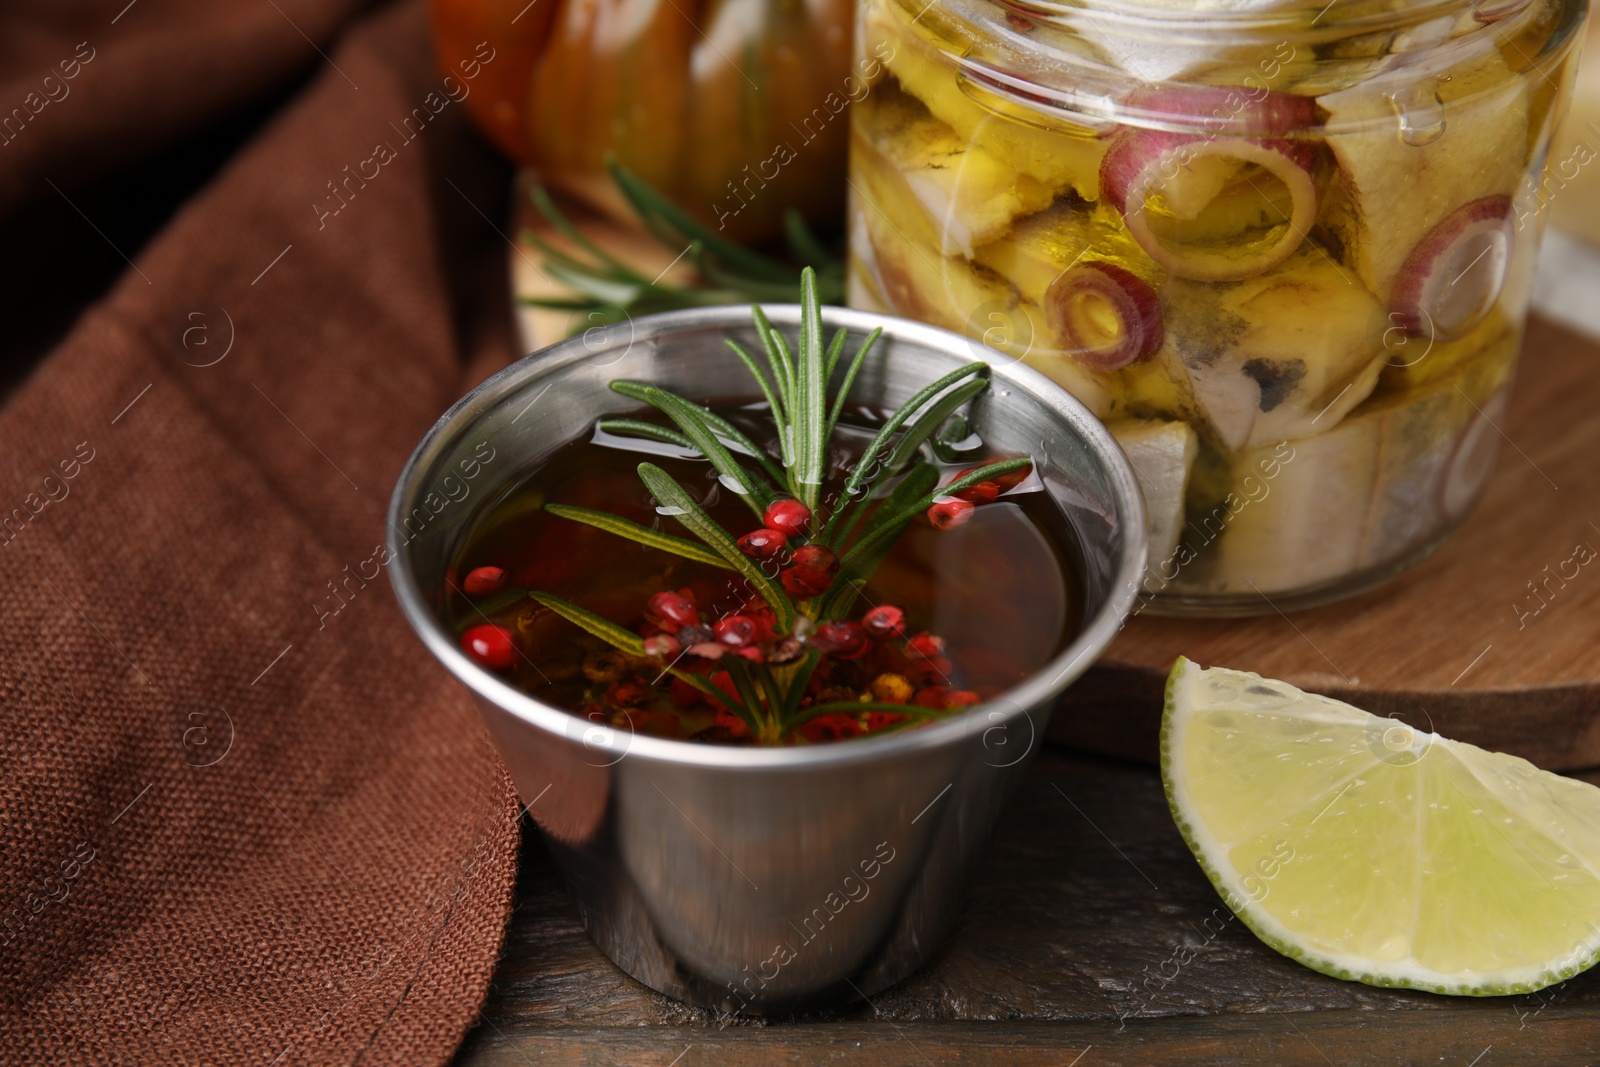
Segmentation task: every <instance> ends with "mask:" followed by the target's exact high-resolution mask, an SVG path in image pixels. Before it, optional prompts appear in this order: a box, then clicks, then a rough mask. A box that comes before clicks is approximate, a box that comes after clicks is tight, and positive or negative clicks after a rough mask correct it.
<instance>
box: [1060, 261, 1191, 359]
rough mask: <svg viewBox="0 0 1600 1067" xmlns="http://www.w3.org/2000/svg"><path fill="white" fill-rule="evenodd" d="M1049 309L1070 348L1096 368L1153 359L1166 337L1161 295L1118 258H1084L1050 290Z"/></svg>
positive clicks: (1068, 351)
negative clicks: (1089, 260) (1114, 260)
mask: <svg viewBox="0 0 1600 1067" xmlns="http://www.w3.org/2000/svg"><path fill="white" fill-rule="evenodd" d="M1044 308H1045V313H1046V314H1047V315H1048V316H1049V320H1050V322H1051V324H1052V325H1054V326H1055V327H1056V329H1057V330H1058V331H1059V332H1060V334H1061V336H1062V337H1063V338H1064V339H1065V341H1066V345H1065V348H1066V351H1067V353H1068V354H1069V355H1071V356H1072V357H1074V358H1075V359H1077V360H1078V362H1080V363H1082V364H1084V365H1085V366H1087V367H1089V368H1091V369H1093V370H1105V371H1110V370H1121V369H1122V368H1123V367H1126V366H1129V365H1130V364H1133V363H1139V362H1143V361H1144V360H1147V359H1150V358H1151V357H1152V356H1154V355H1155V354H1156V352H1157V351H1159V350H1160V348H1161V342H1162V341H1163V340H1164V339H1165V338H1166V327H1165V325H1164V323H1163V321H1162V318H1161V298H1160V297H1159V296H1157V295H1156V291H1155V290H1154V289H1152V288H1151V287H1150V286H1149V285H1148V284H1147V283H1146V282H1145V281H1144V280H1143V279H1142V278H1140V277H1139V276H1138V275H1136V274H1134V273H1133V272H1132V271H1128V270H1124V269H1123V268H1121V267H1119V266H1117V265H1116V264H1114V263H1099V262H1096V263H1082V264H1079V265H1078V266H1075V267H1072V268H1070V269H1069V270H1067V271H1065V272H1064V273H1062V275H1061V276H1060V277H1059V278H1057V279H1056V280H1055V281H1053V282H1051V283H1050V288H1048V289H1046V290H1045V294H1044Z"/></svg>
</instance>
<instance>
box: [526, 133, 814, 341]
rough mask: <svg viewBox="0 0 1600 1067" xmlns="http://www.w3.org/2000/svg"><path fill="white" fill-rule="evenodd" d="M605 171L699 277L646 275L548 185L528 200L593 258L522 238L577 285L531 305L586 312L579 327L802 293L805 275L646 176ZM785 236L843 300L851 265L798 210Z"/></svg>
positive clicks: (613, 167) (533, 236) (788, 218)
mask: <svg viewBox="0 0 1600 1067" xmlns="http://www.w3.org/2000/svg"><path fill="white" fill-rule="evenodd" d="M606 169H607V170H609V171H610V173H611V180H612V181H613V182H614V183H615V184H616V186H617V189H618V191H620V192H621V194H622V196H623V199H625V200H626V201H627V202H628V206H629V207H630V208H631V209H632V210H633V213H634V214H635V215H636V216H637V217H638V219H639V221H640V223H641V224H642V225H643V226H644V228H645V229H646V230H647V231H649V233H650V234H651V236H653V237H654V238H655V239H656V240H657V241H659V242H660V243H661V244H662V245H663V246H664V247H666V248H668V249H670V250H672V251H673V252H674V253H676V254H677V255H678V256H679V257H680V258H683V259H687V260H688V261H689V263H690V264H692V265H693V267H694V269H695V273H696V274H697V275H698V278H697V280H696V281H695V282H693V283H691V284H688V285H672V284H665V283H663V282H662V281H661V279H660V278H659V277H656V278H647V277H645V276H644V275H643V274H641V273H639V272H638V271H636V270H634V269H633V268H632V267H630V266H628V265H627V264H626V263H624V262H622V261H621V260H619V259H617V258H616V257H615V256H612V255H611V254H610V253H608V252H606V251H605V250H604V249H603V248H601V247H600V246H599V245H597V244H595V243H594V242H593V241H592V240H590V239H589V238H588V237H587V236H586V235H585V234H584V233H583V231H582V230H580V229H579V228H578V227H577V226H576V225H574V224H573V222H572V220H571V219H569V218H567V216H566V215H565V214H564V213H563V212H562V211H561V209H560V208H559V207H558V206H556V202H555V200H554V199H552V198H551V196H550V194H549V192H547V191H546V190H545V189H544V188H543V187H542V186H539V187H535V188H534V189H533V190H532V191H531V192H530V193H529V198H530V199H531V200H532V201H533V206H534V208H535V209H536V210H537V211H538V212H539V214H540V215H542V216H543V217H544V218H545V219H546V220H547V221H548V222H549V223H550V226H551V228H552V229H554V230H555V231H556V232H557V233H558V234H560V235H561V236H562V237H565V238H566V239H567V240H568V241H570V242H571V243H572V245H573V246H574V248H575V249H576V250H577V251H579V252H581V253H582V254H583V256H584V257H586V258H579V256H577V255H574V254H572V253H570V252H564V251H562V250H561V249H559V248H557V247H555V246H554V245H552V244H551V243H550V242H549V241H547V240H545V239H544V238H543V237H540V236H539V235H538V234H537V233H535V232H533V231H532V230H527V229H525V230H523V231H522V239H523V240H525V241H527V242H528V243H529V244H531V245H532V246H533V247H534V248H537V249H538V250H539V251H540V253H542V254H543V255H544V257H545V259H544V263H543V264H542V269H543V270H544V272H545V273H546V274H548V275H550V276H551V277H553V278H555V279H556V280H557V281H560V282H561V283H562V284H564V285H566V286H567V287H568V288H570V289H572V290H573V291H574V293H575V294H576V295H574V296H571V297H520V298H519V300H520V302H521V303H523V304H526V305H528V306H530V307H541V308H548V309H551V310H555V311H571V312H577V313H580V314H579V318H578V323H577V325H575V326H574V327H573V332H574V333H578V332H581V331H583V330H584V329H587V328H589V327H592V326H596V325H602V324H606V323H611V322H621V321H625V320H627V319H630V318H637V317H638V316H640V315H648V314H652V313H654V312H658V311H673V310H677V309H679V308H691V307H709V306H713V305H717V304H741V303H749V302H752V301H784V302H788V301H794V300H795V299H797V298H798V297H800V296H801V293H800V286H801V272H800V271H799V270H797V269H796V268H794V267H792V266H790V265H789V264H788V263H786V262H784V261H783V260H780V259H776V258H773V257H772V256H768V255H765V254H763V253H761V252H757V251H755V250H753V249H750V248H746V247H745V246H744V245H741V244H739V243H738V242H736V241H731V240H729V239H728V238H726V237H724V236H722V235H721V234H720V233H718V232H717V231H715V230H713V229H711V228H710V227H708V226H706V225H704V224H703V223H701V222H700V221H699V220H698V219H696V218H695V217H694V216H692V215H690V214H689V213H688V212H686V211H684V210H683V209H682V208H681V207H679V206H678V205H677V204H675V203H673V202H672V200H671V199H670V198H669V197H667V196H666V194H664V193H662V192H660V191H659V190H657V189H655V188H654V187H652V186H651V185H650V184H649V183H648V182H646V181H645V180H644V179H643V178H640V177H639V176H638V175H637V174H635V173H633V172H632V171H631V170H629V169H628V168H627V167H624V166H623V165H622V164H620V163H618V162H617V161H616V160H615V159H612V158H608V159H607V160H606ZM784 236H785V239H786V240H787V242H788V245H789V250H790V252H791V254H792V255H793V256H794V257H795V259H796V260H798V261H799V262H803V263H806V262H808V263H811V264H813V265H814V267H815V268H816V281H815V284H816V286H817V289H818V293H819V295H820V297H821V300H822V302H823V303H825V304H837V303H840V302H841V301H842V300H843V298H844V264H843V262H842V261H841V260H840V259H839V257H838V256H836V255H833V254H832V253H830V252H829V251H828V250H827V249H826V248H825V247H824V246H823V244H822V242H821V241H820V240H818V238H817V235H816V234H815V233H813V232H812V231H811V230H810V228H809V227H807V226H806V223H805V220H804V219H803V218H801V216H800V213H799V212H798V211H796V210H794V209H793V208H791V209H790V210H789V211H788V212H786V213H785V214H784Z"/></svg>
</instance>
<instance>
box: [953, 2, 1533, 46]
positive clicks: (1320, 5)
mask: <svg viewBox="0 0 1600 1067" xmlns="http://www.w3.org/2000/svg"><path fill="white" fill-rule="evenodd" d="M944 2H945V0H935V3H944ZM985 2H991V3H994V4H995V5H996V6H1001V7H1005V8H1007V9H1009V10H1011V11H1014V12H1015V13H1016V14H1017V15H1019V16H1021V17H1023V18H1032V19H1037V20H1039V21H1045V22H1053V23H1057V24H1060V25H1072V24H1073V23H1074V22H1077V21H1080V20H1086V19H1087V20H1094V21H1097V22H1102V23H1106V24H1124V25H1127V26H1130V27H1132V26H1141V25H1143V26H1147V27H1150V28H1159V29H1161V30H1163V31H1165V30H1170V29H1173V28H1190V27H1192V28H1194V29H1203V30H1205V31H1207V32H1209V33H1211V34H1213V35H1215V34H1216V33H1217V28H1218V26H1219V25H1220V26H1222V27H1225V30H1224V32H1234V33H1250V34H1251V35H1252V36H1253V35H1254V32H1255V31H1276V32H1280V33H1286V32H1291V31H1298V32H1299V34H1301V35H1305V36H1315V35H1331V36H1333V37H1344V36H1353V35H1356V34H1365V33H1374V32H1378V31H1382V30H1400V29H1404V28H1405V27H1407V26H1414V25H1417V24H1419V23H1423V22H1427V21H1430V20H1432V19H1436V18H1444V17H1447V16H1455V15H1460V14H1463V13H1464V12H1465V11H1466V10H1468V9H1471V10H1473V11H1474V12H1476V13H1481V19H1480V21H1481V22H1482V24H1484V25H1487V24H1489V23H1490V22H1493V21H1498V20H1500V19H1503V18H1506V17H1508V16H1510V15H1513V14H1516V13H1518V12H1520V11H1522V10H1523V9H1525V8H1527V7H1530V6H1532V5H1533V4H1534V3H1535V2H1536V0H1498V2H1492V0H1289V2H1288V3H1270V2H1269V3H1250V2H1249V0H1235V4H1234V5H1232V6H1228V5H1225V4H1218V3H1215V2H1212V3H1210V4H1208V5H1206V6H1204V7H1202V6H1199V5H1197V4H1195V3H1193V2H1180V3H1170V2H1165V3H1164V2H1161V0H1080V2H1076V3H1074V2H1065V0H985ZM1311 12H1315V14H1314V15H1312V18H1311V20H1310V22H1307V21H1306V18H1305V16H1306V15H1307V14H1308V13H1311Z"/></svg>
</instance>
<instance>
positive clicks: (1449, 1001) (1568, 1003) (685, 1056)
mask: <svg viewBox="0 0 1600 1067" xmlns="http://www.w3.org/2000/svg"><path fill="white" fill-rule="evenodd" d="M1590 780H1591V781H1595V782H1600V773H1594V774H1592V775H1590ZM1178 960H1187V962H1186V963H1182V964H1180V963H1178V962H1176V961H1178ZM1597 1061H1600V970H1597V971H1591V972H1589V973H1588V974H1585V975H1581V976H1579V977H1578V978H1575V979H1573V980H1571V981H1569V982H1567V983H1566V984H1565V985H1564V986H1560V987H1556V988H1553V989H1550V990H1546V991H1544V992H1543V993H1540V994H1532V995H1526V996H1519V997H1496V998H1488V999H1468V998H1455V997H1441V996H1434V995H1432V994H1428V993H1413V992H1404V991H1395V990H1386V989H1373V988H1370V987H1367V986H1363V985H1358V984H1355V983H1351V982H1341V981H1338V980H1337V979H1333V978H1328V977H1325V976H1323V975H1320V974H1317V973H1315V972H1314V971H1310V970H1307V969H1306V968H1304V967H1302V966H1300V965H1299V964H1297V963H1294V962H1293V961H1291V960H1288V959H1286V958H1284V957H1282V956H1279V955H1278V954H1277V953H1276V952H1274V951H1272V950H1271V949H1270V948H1268V947H1267V946H1265V945H1264V944H1262V943H1261V942H1259V941H1257V940H1256V939H1255V937H1254V935H1252V934H1251V933H1250V931H1249V930H1247V929H1245V928H1244V926H1243V924H1241V923H1240V922H1239V921H1238V920H1236V919H1232V918H1231V916H1230V913H1229V912H1228V910H1227V908H1226V907H1224V906H1223V904H1222V901H1221V900H1220V899H1219V898H1218V897H1217V895H1216V893H1215V892H1214V891H1213V890H1212V888H1211V884H1210V883H1209V882H1208V881H1207V880H1206V877H1205V875H1204V874H1203V873H1201V871H1200V868H1199V866H1198V865H1197V864H1196V863H1195V861H1194V859H1193V857H1191V856H1190V854H1189V850H1188V849H1187V848H1186V847H1185V846H1184V843H1183V840H1182V839H1181V838H1180V837H1179V836H1178V831H1177V830H1176V828H1175V827H1174V826H1173V824H1172V819H1171V817H1170V816H1169V815H1168V813H1167V804H1166V799H1165V798H1164V796H1163V795H1162V792H1161V780H1160V777H1159V775H1158V774H1157V773H1156V771H1155V770H1154V769H1153V768H1149V767H1145V766H1140V765H1137V764H1133V763H1123V762H1120V761H1116V760H1112V759H1108V758H1105V757H1098V756H1086V755H1081V754H1076V753H1073V752H1069V751H1067V750H1063V749H1059V748H1055V747H1046V748H1045V749H1044V750H1043V751H1042V752H1041V753H1040V754H1039V757H1038V759H1037V761H1036V762H1035V764H1034V766H1033V768H1032V770H1031V771H1030V773H1029V775H1028V777H1027V779H1026V782H1025V784H1024V786H1023V788H1022V790H1021V792H1020V793H1019V795H1018V796H1017V798H1016V800H1015V801H1014V802H1013V805H1012V807H1011V808H1010V809H1009V812H1008V817H1007V818H1006V819H1005V821H1004V822H1003V824H1002V827H1001V829H1000V832H999V834H998V836H997V837H996V840H995V844H994V848H993V850H992V851H991V852H990V854H989V856H988V857H987V859H986V860H985V861H984V865H983V869H982V872H981V874H980V875H979V877H978V880H977V883H976V885H975V887H974V891H973V896H972V901H971V904H970V905H969V907H968V909H967V915H966V919H965V921H964V923H963V926H962V928H961V929H960V930H959V931H958V932H957V934H956V936H955V938H954V940H953V941H952V942H951V944H950V945H948V946H947V947H946V948H945V950H944V951H943V952H942V953H941V954H939V955H938V956H937V957H936V958H935V959H934V961H933V962H932V963H931V964H929V965H928V966H927V967H925V968H923V969H922V971H920V972H919V973H917V974H916V975H913V976H912V977H911V978H910V979H908V980H907V981H905V982H903V983H901V984H900V985H899V986H896V987H895V988H893V989H891V990H889V991H888V992H886V993H883V994H881V995H879V996H877V997H874V998H873V999H872V1001H871V1003H862V1004H860V1005H857V1006H853V1007H848V1008H845V1009H843V1010H839V1011H833V1012H829V1013H826V1014H823V1015H818V1016H813V1017H806V1018H799V1019H789V1020H782V1021H775V1022H762V1021H759V1020H750V1019H743V1018H730V1017H727V1016H718V1015H716V1014H714V1013H712V1012H709V1011H701V1010H697V1009H693V1008H688V1007H685V1006H684V1005H682V1004H679V1003H677V1002H675V1001H672V1000H669V999H668V998H666V997H663V996H660V995H658V994H656V993H653V992H651V991H650V990H648V989H646V988H645V987H644V986H642V985H640V984H639V983H637V982H635V981H633V980H632V979H631V978H629V977H627V976H626V975H624V974H623V973H622V972H621V971H619V970H617V968H616V967H614V966H612V964H611V963H610V961H609V960H607V959H606V958H605V956H603V955H602V954H601V953H600V950H599V949H597V948H595V947H594V946H593V945H592V944H591V943H590V941H589V939H588V937H587V936H586V935H585V934H584V932H583V928H582V926H581V925H580V924H579V922H578V915H577V911H576V909H575V908H574V907H573V904H572V901H571V899H570V898H569V897H568V896H567V894H566V890H565V889H564V888H563V887H562V885H561V880H560V878H559V876H558V875H557V874H556V872H555V869H554V867H553V866H552V864H551V862H550V860H549V858H548V857H547V856H546V855H545V852H544V849H543V848H542V846H541V845H540V844H539V841H538V838H537V836H536V835H535V834H533V833H532V832H531V830H530V831H529V833H528V834H527V836H526V838H525V841H524V844H523V855H522V875H521V881H520V882H519V885H518V899H517V908H516V913H515V916H514V917H513V919H512V921H511V927H510V929H509V930H508V931H507V935H506V945H505V950H504V955H503V958H502V959H501V962H500V967H499V970H498V971H497V972H496V975H495V981H494V987H493V990H492V992H491V993H490V996H489V1001H488V1003H487V1004H486V1005H485V1007H484V1009H483V1019H482V1021H481V1022H480V1024H479V1025H478V1026H477V1028H476V1029H474V1030H473V1032H472V1034H471V1035H470V1036H469V1037H468V1039H467V1042H466V1044H465V1046H464V1047H463V1049H462V1051H461V1053H460V1056H459V1058H458V1060H457V1062H458V1064H460V1065H461V1067H525V1065H527V1064H540V1065H543V1064H624V1063H625V1064H656V1065H659V1067H699V1065H702V1064H718V1065H720V1064H733V1065H743V1064H797V1065H799V1064H816V1063H824V1062H826V1063H842V1064H843V1063H860V1064H904V1065H907V1067H926V1065H932V1064H939V1065H943V1064H955V1063H989V1062H1002V1063H1005V1064H1008V1065H1010V1064H1017V1065H1028V1064H1051V1065H1056V1067H1066V1065H1069V1064H1074V1063H1076V1064H1079V1065H1081V1067H1106V1065H1111V1064H1149V1063H1160V1064H1167V1063H1171V1064H1178V1063H1182V1064H1201V1063H1230V1064H1232V1063H1237V1064H1255V1063H1274V1064H1300V1063H1304V1064H1319V1065H1321V1064H1338V1065H1343V1064H1357V1063H1359V1064H1419V1063H1439V1064H1453V1065H1457V1067H1468V1065H1474V1067H1498V1065H1502V1064H1507V1063H1536V1064H1567V1063H1571V1064H1581V1063H1594V1062H1597Z"/></svg>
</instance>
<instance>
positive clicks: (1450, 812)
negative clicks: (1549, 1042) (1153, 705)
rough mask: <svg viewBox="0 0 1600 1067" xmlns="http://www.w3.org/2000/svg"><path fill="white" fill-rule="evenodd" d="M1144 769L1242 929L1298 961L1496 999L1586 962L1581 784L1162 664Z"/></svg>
mask: <svg viewBox="0 0 1600 1067" xmlns="http://www.w3.org/2000/svg"><path fill="white" fill-rule="evenodd" d="M1161 777H1162V780H1163V781H1164V782H1165V784H1166V790H1167V801H1168V803H1169V804H1170V805H1171V807H1172V814H1173V817H1174V818H1175V819H1176V820H1177V823H1178V829H1179V830H1181V831H1182V833H1183V836H1184V840H1186V841H1187V842H1188V843H1189V848H1190V849H1191V850H1192V851H1193V852H1194V854H1195V858H1196V859H1198V860H1199V861H1200V866H1201V867H1203V868H1204V869H1205V872H1206V874H1207V875H1208V876H1209V877H1210V879H1211V883H1212V884H1213V885H1214V886H1216V888H1217V892H1218V893H1220V894H1221V895H1222V898H1223V900H1225V901H1226V902H1227V904H1228V907H1230V908H1232V909H1233V911H1234V913H1235V914H1237V915H1238V916H1239V918H1241V919H1243V920H1244V921H1245V923H1246V925H1248V926H1249V927H1250V929H1251V930H1253V931H1255V934H1256V936H1257V937H1259V938H1261V940H1263V941H1265V942H1266V943H1267V944H1269V945H1271V946H1272V947H1273V948H1275V949H1277V950H1278V951H1279V952H1281V953H1283V954H1284V955H1286V956H1289V957H1290V958H1292V959H1295V960H1298V961H1300V962H1301V963H1303V964H1305V965H1306V966H1307V967H1310V968H1312V969H1313V970H1317V971H1321V972H1322V973H1324V974H1330V975H1333V976H1334V977H1335V978H1345V979H1351V980H1354V981H1358V982H1366V983H1368V984H1370V985H1380V986H1406V987H1409V988H1412V989H1426V990H1431V991H1432V992H1435V993H1453V994H1458V995H1467V996H1497V995H1502V994H1508V993H1526V992H1531V991H1533V990H1536V989H1542V988H1544V987H1545V986H1548V985H1552V984H1554V983H1556V982H1560V981H1562V980H1564V979H1566V978H1570V977H1571V976H1572V975H1574V974H1577V973H1578V972H1579V971H1582V970H1584V969H1585V968H1587V967H1589V966H1590V965H1591V964H1593V963H1595V961H1596V959H1597V958H1600V789H1596V788H1595V787H1594V786H1591V785H1586V784H1584V783H1583V782H1579V781H1575V780H1573V779H1570V778H1563V777H1561V776H1560V775H1557V774H1551V773H1550V772H1548V771H1541V770H1539V769H1538V768H1537V767H1535V766H1533V764H1531V763H1529V762H1527V761H1526V760H1523V759H1518V758H1517V757H1515V756H1508V755H1505V754H1504V753H1499V752H1488V751H1485V750H1484V749H1481V748H1477V747H1476V746H1473V745H1468V744H1463V743H1462V742H1459V741H1451V740H1448V739H1446V738H1443V737H1440V736H1438V735H1437V734H1432V733H1423V732H1421V731H1417V730H1413V729H1412V728H1411V727H1409V726H1407V725H1405V724H1404V723H1402V722H1400V721H1399V720H1397V719H1381V718H1379V717H1377V716H1376V715H1372V714H1369V713H1367V712H1365V711H1362V710H1361V709H1359V708H1354V707H1351V706H1350V705H1349V704H1342V703H1340V702H1339V701H1337V700H1330V699H1328V698H1327V697H1320V696H1316V695H1313V694H1311V693H1302V692H1301V691H1300V690H1298V689H1296V688H1294V687H1293V686H1290V685H1286V684H1285V683H1283V682H1276V681H1271V680H1269V679H1264V678H1262V677H1261V676H1260V675H1256V674H1247V673H1245V672H1242V671H1230V670H1223V669H1220V668H1213V669H1211V670H1203V669H1201V668H1200V667H1199V666H1197V665H1196V664H1194V663H1191V662H1190V661H1188V660H1186V659H1179V660H1178V662H1177V664H1176V665H1174V666H1173V668H1172V675H1171V677H1170V678H1169V679H1168V680H1167V707H1166V715H1165V717H1164V719H1163V721H1162V725H1161Z"/></svg>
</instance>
